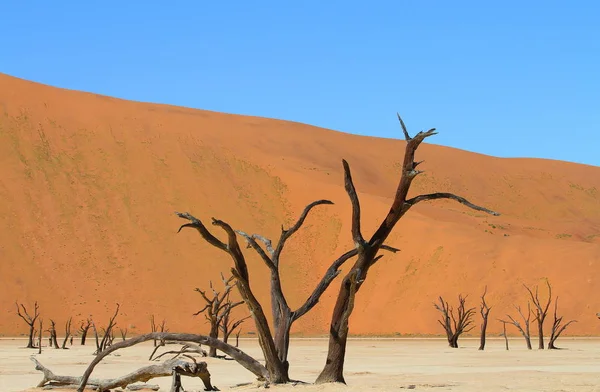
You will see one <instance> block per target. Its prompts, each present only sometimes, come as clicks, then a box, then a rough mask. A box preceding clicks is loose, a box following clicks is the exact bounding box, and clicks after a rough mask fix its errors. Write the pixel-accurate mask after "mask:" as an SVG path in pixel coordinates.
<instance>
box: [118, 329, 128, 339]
mask: <svg viewBox="0 0 600 392" xmlns="http://www.w3.org/2000/svg"><path fill="white" fill-rule="evenodd" d="M119 332H120V333H121V340H125V339H127V328H125V329H121V328H119Z"/></svg>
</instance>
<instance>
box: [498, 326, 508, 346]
mask: <svg viewBox="0 0 600 392" xmlns="http://www.w3.org/2000/svg"><path fill="white" fill-rule="evenodd" d="M498 321H500V322H501V323H502V336H504V344H505V345H506V351H508V336H506V323H507V322H508V321H504V320H500V319H498Z"/></svg>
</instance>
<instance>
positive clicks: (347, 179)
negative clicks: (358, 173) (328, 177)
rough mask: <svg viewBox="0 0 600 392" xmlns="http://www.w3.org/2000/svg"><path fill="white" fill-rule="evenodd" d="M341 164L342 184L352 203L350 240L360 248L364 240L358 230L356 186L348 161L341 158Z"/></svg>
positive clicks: (358, 206) (358, 203)
mask: <svg viewBox="0 0 600 392" xmlns="http://www.w3.org/2000/svg"><path fill="white" fill-rule="evenodd" d="M342 164H343V166H344V186H345V188H346V193H348V197H350V202H351V203H352V240H353V241H354V245H355V246H356V248H357V249H361V248H364V246H365V242H366V241H365V239H364V238H363V235H362V233H361V232H360V202H359V200H358V194H357V193H356V188H355V187H354V182H353V181H352V173H351V172H350V165H348V162H346V160H345V159H342Z"/></svg>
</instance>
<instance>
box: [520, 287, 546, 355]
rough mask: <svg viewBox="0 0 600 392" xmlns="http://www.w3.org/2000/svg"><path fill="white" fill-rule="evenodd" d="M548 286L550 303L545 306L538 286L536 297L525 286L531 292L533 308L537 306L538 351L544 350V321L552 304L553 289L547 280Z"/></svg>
mask: <svg viewBox="0 0 600 392" xmlns="http://www.w3.org/2000/svg"><path fill="white" fill-rule="evenodd" d="M546 285H547V286H548V301H547V302H546V304H545V305H542V302H541V301H540V298H539V296H538V286H535V295H534V293H533V292H532V291H531V289H530V288H529V287H527V286H525V285H523V286H524V287H525V288H526V289H527V291H528V292H529V296H530V297H531V302H533V306H535V321H537V326H538V349H540V350H543V349H544V320H546V315H547V314H548V308H549V307H550V302H552V287H551V286H550V282H548V279H546Z"/></svg>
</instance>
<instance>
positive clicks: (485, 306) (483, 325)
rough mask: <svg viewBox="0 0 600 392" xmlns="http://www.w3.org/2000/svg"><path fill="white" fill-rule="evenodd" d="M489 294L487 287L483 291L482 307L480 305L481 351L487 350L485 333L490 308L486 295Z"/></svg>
mask: <svg viewBox="0 0 600 392" xmlns="http://www.w3.org/2000/svg"><path fill="white" fill-rule="evenodd" d="M486 294H487V286H485V289H484V290H483V294H482V295H481V305H479V314H481V337H480V339H479V350H484V349H485V331H486V330H487V324H488V316H489V314H490V310H492V308H490V307H489V306H488V304H487V302H485V295H486Z"/></svg>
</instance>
